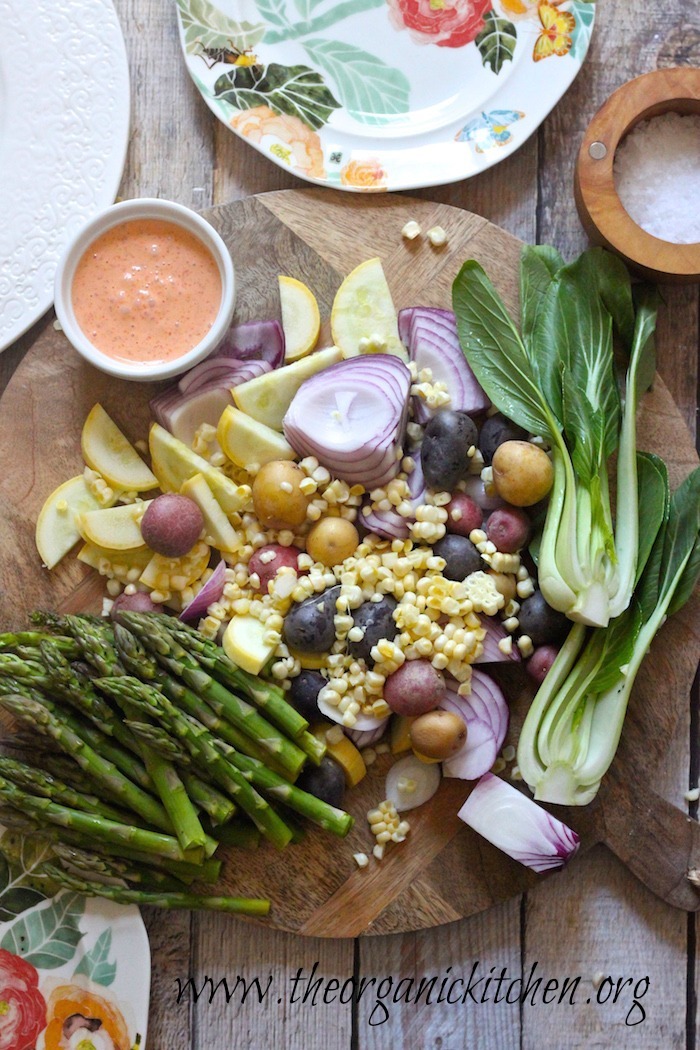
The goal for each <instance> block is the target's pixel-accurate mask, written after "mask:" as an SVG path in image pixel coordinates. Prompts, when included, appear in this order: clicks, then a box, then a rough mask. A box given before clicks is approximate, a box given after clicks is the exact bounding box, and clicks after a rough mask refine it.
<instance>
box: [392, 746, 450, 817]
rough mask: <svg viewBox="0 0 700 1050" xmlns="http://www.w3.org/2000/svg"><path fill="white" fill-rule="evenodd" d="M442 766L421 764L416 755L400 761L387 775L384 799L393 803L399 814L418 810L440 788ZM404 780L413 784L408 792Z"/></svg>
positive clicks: (432, 763)
mask: <svg viewBox="0 0 700 1050" xmlns="http://www.w3.org/2000/svg"><path fill="white" fill-rule="evenodd" d="M440 779H441V777H440V766H439V764H438V763H437V762H421V760H420V759H419V758H416V756H415V755H407V756H406V758H401V759H399V761H398V762H395V763H394V765H393V766H392V767H391V769H390V770H389V772H388V773H387V775H386V786H385V788H384V797H385V798H388V799H389V801H390V802H393V803H394V805H395V807H396V809H397V811H398V812H399V813H405V812H407V811H408V810H409V809H416V808H417V807H418V806H422V805H423V803H424V802H427V801H428V799H430V798H432V797H433V795H434V794H435V792H436V791H437V789H438V788H439V787H440ZM402 780H407V781H408V782H409V783H411V782H412V786H411V789H410V790H406V789H405V788H404V786H403V784H402V783H401V781H402Z"/></svg>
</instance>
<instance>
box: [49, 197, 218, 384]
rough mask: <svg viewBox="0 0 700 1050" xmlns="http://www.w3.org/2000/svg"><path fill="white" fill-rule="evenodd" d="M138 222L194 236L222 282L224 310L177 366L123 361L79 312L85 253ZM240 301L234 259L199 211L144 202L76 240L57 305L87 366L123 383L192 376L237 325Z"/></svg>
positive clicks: (57, 288) (114, 208) (108, 212)
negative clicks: (95, 340)
mask: <svg viewBox="0 0 700 1050" xmlns="http://www.w3.org/2000/svg"><path fill="white" fill-rule="evenodd" d="M132 219H161V220H163V221H165V222H171V223H174V224H176V225H177V226H180V227H182V229H185V230H188V231H189V232H190V233H192V234H194V236H195V237H197V238H198V239H199V240H200V241H201V242H202V243H203V244H204V245H205V247H206V248H207V249H208V250H209V251H210V252H211V254H212V256H213V257H214V259H215V260H216V263H217V265H218V268H219V275H220V277H221V306H220V307H219V312H218V314H217V316H216V320H215V321H214V324H213V325H212V327H211V328H210V329H209V331H208V332H207V334H206V335H205V337H204V338H203V339H202V340H201V342H199V343H197V345H196V346H193V347H192V349H191V350H189V351H188V352H187V353H185V354H182V355H181V356H180V357H177V358H174V359H173V360H171V361H162V362H157V363H139V362H132V361H119V360H117V359H115V358H113V357H109V356H108V355H107V354H104V353H102V352H101V351H100V350H98V349H97V347H95V346H93V344H92V343H91V342H90V340H89V339H88V338H87V336H86V335H85V333H84V332H83V330H82V328H81V327H80V325H79V324H78V322H77V321H76V318H75V313H74V311H73V297H72V286H73V278H74V276H75V270H76V267H77V265H78V262H79V261H80V259H81V258H82V256H83V253H84V252H85V251H86V250H87V248H88V247H89V246H90V245H91V244H92V242H93V241H94V240H96V239H97V237H99V236H100V235H101V234H103V233H105V232H106V231H107V230H110V229H112V227H114V226H119V225H121V224H122V223H124V222H128V221H130V220H132ZM235 299H236V282H235V276H234V271H233V261H232V259H231V254H230V252H229V250H228V248H227V247H226V245H225V244H224V242H223V240H222V239H221V237H220V236H219V234H218V233H217V232H216V230H215V229H214V227H213V226H212V225H211V224H210V223H208V222H207V221H206V219H203V218H202V216H201V215H198V214H197V212H195V211H192V210H191V209H190V208H185V207H184V206H183V205H182V204H176V203H175V202H174V201H167V200H160V199H158V198H155V197H153V198H151V197H142V198H138V199H136V200H129V201H121V202H120V203H119V204H113V205H111V207H109V208H106V209H105V210H104V211H102V212H100V214H99V215H96V216H95V217H94V218H93V219H91V220H90V222H88V223H87V224H86V225H85V226H84V227H83V228H82V229H81V230H80V232H79V233H78V234H77V236H76V237H74V238H73V240H72V241H71V243H70V244H69V245H68V246H67V248H66V250H65V251H64V253H63V256H62V257H61V259H60V261H59V264H58V268H57V270H56V278H55V284H54V305H55V307H56V316H57V317H58V320H59V321H60V323H61V327H62V328H63V331H64V332H65V334H66V336H67V338H68V339H69V341H70V342H71V344H72V345H73V347H74V348H75V349H76V350H77V351H78V353H79V354H81V355H82V356H83V357H84V358H85V360H86V361H89V362H90V364H91V365H95V367H96V368H99V369H101V370H102V371H103V372H107V373H108V374H109V375H113V376H118V377H119V378H120V379H134V380H136V381H138V382H151V381H155V380H158V379H168V378H170V377H171V376H176V375H180V374H181V373H182V372H186V371H187V370H188V369H189V368H192V366H193V365H196V364H197V363H198V362H199V361H202V360H203V359H204V358H205V357H208V356H209V354H210V353H212V351H213V350H215V349H216V347H217V346H218V345H219V343H220V342H221V340H222V339H223V337H224V335H225V334H226V331H227V329H228V327H229V325H230V324H231V318H232V317H233V309H234V306H235Z"/></svg>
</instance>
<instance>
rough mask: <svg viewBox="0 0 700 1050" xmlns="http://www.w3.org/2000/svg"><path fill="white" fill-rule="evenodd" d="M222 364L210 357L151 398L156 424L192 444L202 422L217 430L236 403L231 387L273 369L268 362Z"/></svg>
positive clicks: (152, 412)
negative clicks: (222, 419)
mask: <svg viewBox="0 0 700 1050" xmlns="http://www.w3.org/2000/svg"><path fill="white" fill-rule="evenodd" d="M221 363H222V362H217V361H216V360H214V359H212V358H207V360H206V361H202V363H201V364H199V365H197V366H196V367H195V368H193V369H192V370H191V371H189V372H187V373H186V375H184V376H183V377H182V378H181V379H180V381H179V383H178V384H177V385H176V386H170V387H167V388H166V389H165V390H162V391H161V392H160V393H159V394H156V396H155V397H153V398H151V402H150V408H151V414H152V416H153V418H154V419H155V421H156V422H157V423H160V425H161V426H162V427H165V429H166V430H168V431H169V432H170V433H171V434H173V435H174V436H175V437H176V438H178V440H180V441H182V442H184V444H186V445H189V446H191V445H192V440H193V438H194V435H195V434H196V432H197V430H198V429H199V428H200V427H201V425H202V423H209V424H210V425H211V426H213V427H216V425H217V423H218V422H219V419H220V418H221V413H222V412H223V410H224V409H225V408H226V407H227V406H228V405H230V404H231V403H232V402H231V387H234V386H237V385H238V384H239V383H244V382H246V381H247V380H248V379H253V378H254V377H255V376H259V375H262V374H263V372H270V371H271V370H272V369H271V366H270V365H269V364H268V363H267V362H266V361H226V362H223V363H224V364H225V367H224V369H223V370H222V369H221V368H220V367H219V365H220V364H221Z"/></svg>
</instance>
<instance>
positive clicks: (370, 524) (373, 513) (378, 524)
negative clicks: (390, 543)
mask: <svg viewBox="0 0 700 1050" xmlns="http://www.w3.org/2000/svg"><path fill="white" fill-rule="evenodd" d="M368 505H369V504H367V503H366V504H365V506H368ZM358 523H359V524H362V525H364V527H365V528H366V529H367V531H368V532H374V533H376V535H377V536H381V537H382V538H383V539H385V540H406V539H408V537H409V536H410V535H411V530H410V528H409V521H408V519H407V518H402V517H401V515H400V514H398V513H397V512H396V511H395V510H393V509H392V510H370V512H369V514H364V513H361V514H360V516H359V518H358Z"/></svg>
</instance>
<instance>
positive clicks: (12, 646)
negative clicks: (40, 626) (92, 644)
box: [0, 631, 80, 660]
mask: <svg viewBox="0 0 700 1050" xmlns="http://www.w3.org/2000/svg"><path fill="white" fill-rule="evenodd" d="M47 638H50V639H51V640H52V641H53V642H55V643H56V645H57V646H58V647H59V648H60V649H61V651H62V652H64V653H65V654H66V656H67V657H68V659H69V660H74V659H75V658H76V657H77V656H78V655H79V653H80V647H79V646H78V645H77V643H76V641H75V639H74V638H71V637H69V636H66V635H60V634H48V633H45V632H43V631H6V632H4V633H3V634H0V650H1V651H3V652H5V651H6V650H8V649H9V650H14V651H15V652H16V651H17V649H18V648H19V647H21V646H31V647H32V648H33V649H38V648H39V646H40V645H41V643H42V642H43V641H46V639H47Z"/></svg>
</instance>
